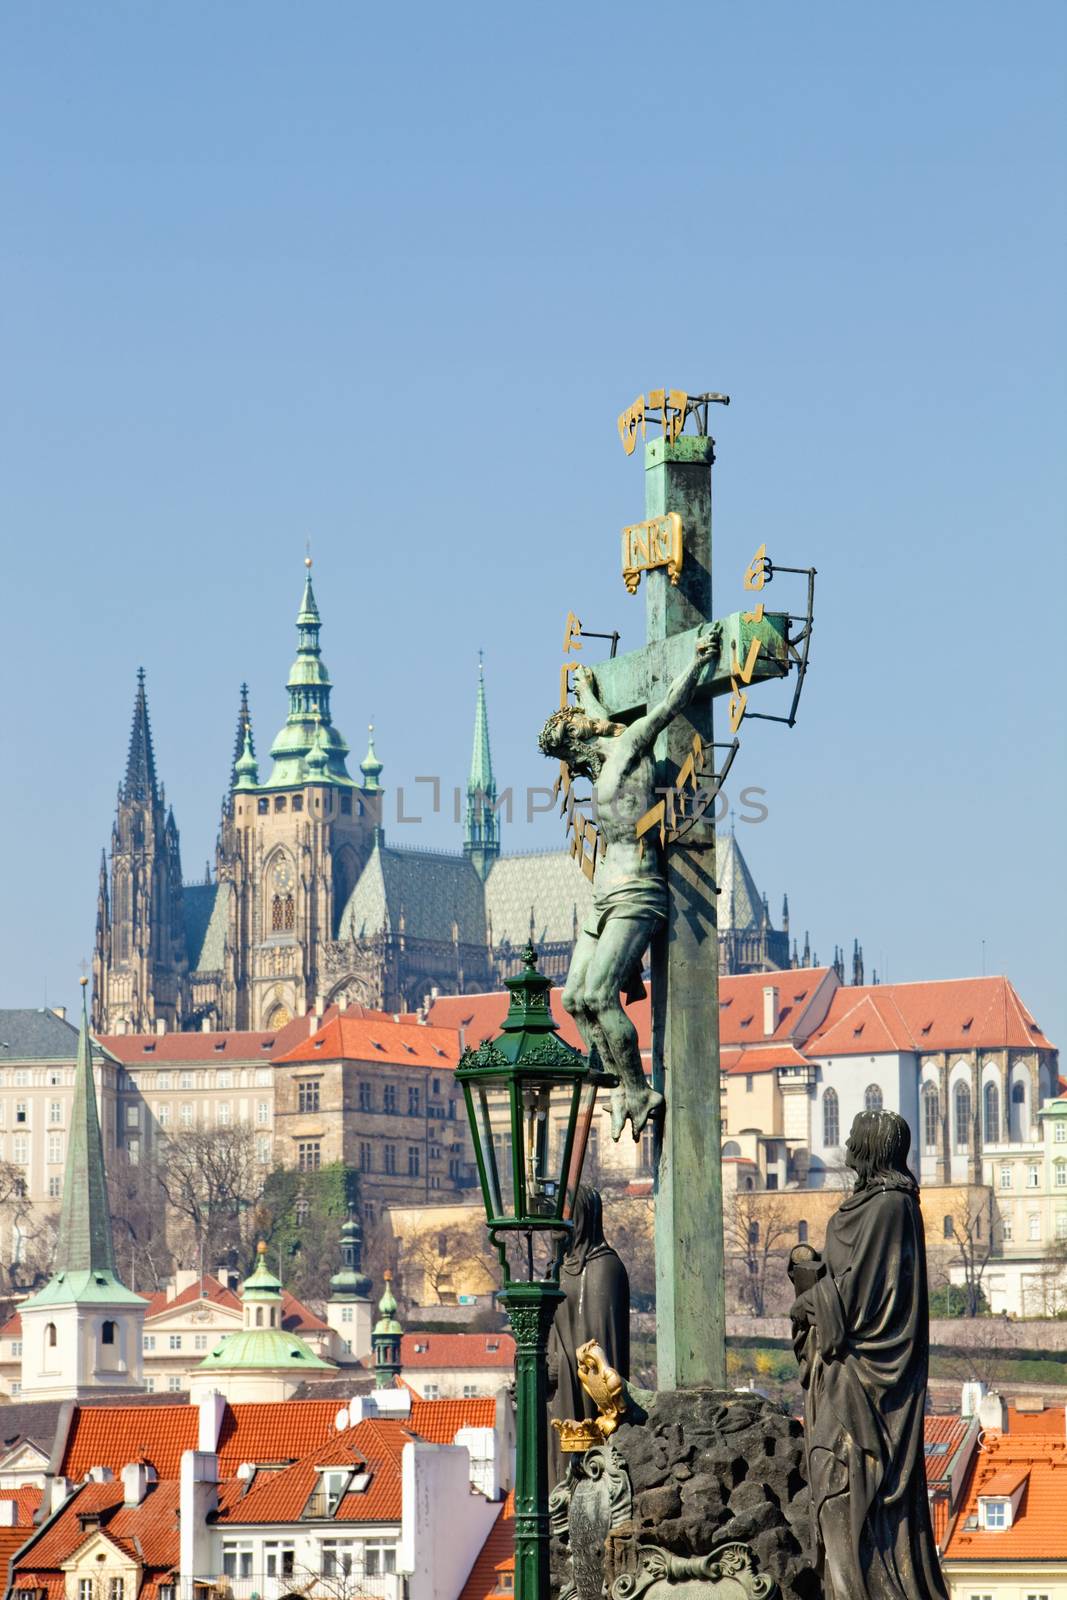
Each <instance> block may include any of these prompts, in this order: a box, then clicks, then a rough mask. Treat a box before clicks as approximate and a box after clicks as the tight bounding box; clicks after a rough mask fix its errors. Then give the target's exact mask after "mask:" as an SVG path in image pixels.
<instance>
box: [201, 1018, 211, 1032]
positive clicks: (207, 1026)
mask: <svg viewBox="0 0 1067 1600" xmlns="http://www.w3.org/2000/svg"><path fill="white" fill-rule="evenodd" d="M200 1032H201V1033H210V1032H211V1018H210V1017H202V1018H201V1020H200Z"/></svg>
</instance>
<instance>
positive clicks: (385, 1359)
mask: <svg viewBox="0 0 1067 1600" xmlns="http://www.w3.org/2000/svg"><path fill="white" fill-rule="evenodd" d="M382 1277H383V1278H384V1279H385V1290H384V1292H383V1294H382V1298H381V1299H380V1300H379V1301H378V1310H379V1312H380V1313H381V1315H380V1316H379V1318H378V1320H377V1322H376V1323H375V1324H374V1332H373V1333H372V1334H371V1344H372V1346H373V1348H374V1387H375V1388H376V1389H391V1388H393V1386H394V1385H395V1383H396V1380H397V1378H398V1377H399V1376H400V1367H401V1361H400V1340H401V1338H402V1336H403V1332H404V1330H403V1328H402V1327H401V1326H400V1324H399V1322H398V1321H397V1320H396V1298H395V1296H394V1294H393V1282H392V1279H393V1274H392V1273H391V1272H390V1271H389V1269H388V1268H386V1270H385V1271H384V1272H383V1273H382Z"/></svg>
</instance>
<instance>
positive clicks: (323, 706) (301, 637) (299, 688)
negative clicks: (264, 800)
mask: <svg viewBox="0 0 1067 1600" xmlns="http://www.w3.org/2000/svg"><path fill="white" fill-rule="evenodd" d="M304 565H305V567H306V568H307V571H306V573H305V576H304V593H303V597H302V599H301V602H300V610H299V611H298V613H297V618H296V660H295V661H294V662H293V665H292V667H291V668H290V670H289V681H288V684H287V685H286V687H287V689H288V691H289V715H288V717H287V718H286V721H285V726H284V727H283V728H282V729H281V731H280V733H279V734H278V737H277V738H276V739H275V741H274V743H273V744H272V745H271V751H270V753H271V756H272V757H273V760H274V767H273V769H272V771H271V774H270V777H269V778H268V779H267V782H266V783H265V784H263V785H262V786H261V787H263V788H267V789H286V788H295V787H296V786H297V785H299V784H302V783H305V782H307V781H309V774H308V773H307V772H306V771H305V763H306V761H307V758H308V756H309V755H310V754H311V750H312V747H313V746H315V745H319V746H320V747H321V748H322V750H323V751H324V752H325V754H326V768H325V771H322V770H320V769H319V765H318V761H317V759H316V762H315V763H314V766H315V771H314V776H313V777H312V778H311V779H310V781H313V782H316V783H336V784H340V785H342V786H343V787H346V788H348V787H351V786H352V780H351V778H350V777H349V776H348V769H347V767H346V766H345V758H346V756H347V755H348V745H347V744H346V743H345V741H344V739H343V738H342V737H341V735H340V733H338V731H337V729H336V728H335V727H333V726H332V724H331V722H330V690H331V688H332V687H333V685H332V684H331V682H330V674H329V673H328V672H327V670H326V663H325V662H324V661H323V659H322V651H321V648H320V646H319V630H320V629H321V627H322V619H321V618H320V616H319V608H318V604H317V602H316V600H315V591H314V589H313V587H312V584H311V557H310V556H308V557H307V559H306V560H305V563H304ZM320 722H321V724H322V730H323V737H322V738H321V739H320V738H319V732H318V730H319V724H320Z"/></svg>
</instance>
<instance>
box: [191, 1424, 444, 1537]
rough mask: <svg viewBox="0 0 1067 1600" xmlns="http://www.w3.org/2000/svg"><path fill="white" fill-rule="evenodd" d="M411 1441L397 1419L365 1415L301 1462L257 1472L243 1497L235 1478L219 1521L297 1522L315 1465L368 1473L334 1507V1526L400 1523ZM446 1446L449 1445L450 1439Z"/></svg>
mask: <svg viewBox="0 0 1067 1600" xmlns="http://www.w3.org/2000/svg"><path fill="white" fill-rule="evenodd" d="M414 1437H415V1435H414V1433H413V1432H412V1430H411V1429H410V1428H409V1427H408V1426H407V1424H406V1422H405V1421H403V1420H401V1419H398V1418H396V1417H368V1418H365V1419H364V1420H363V1421H362V1422H360V1423H358V1424H357V1425H356V1427H354V1428H349V1429H348V1430H347V1431H346V1432H345V1433H343V1434H334V1436H333V1437H332V1438H331V1439H327V1440H325V1441H323V1442H322V1443H321V1444H320V1445H319V1446H318V1447H317V1448H316V1449H313V1450H311V1451H310V1452H309V1453H308V1454H307V1455H305V1456H304V1457H303V1458H302V1459H301V1460H300V1461H297V1462H296V1463H294V1465H292V1466H290V1467H286V1468H284V1469H283V1470H282V1471H280V1472H263V1473H257V1475H256V1477H255V1479H254V1480H253V1482H252V1486H251V1488H250V1489H248V1491H247V1493H242V1492H241V1490H242V1488H243V1485H241V1484H239V1483H238V1482H237V1481H236V1480H233V1481H231V1482H230V1483H229V1484H227V1486H226V1492H225V1494H224V1495H220V1503H219V1521H220V1522H225V1523H230V1524H233V1523H240V1524H249V1523H278V1522H296V1521H297V1520H298V1519H299V1518H300V1516H301V1515H302V1514H303V1511H304V1508H305V1506H306V1505H307V1503H308V1500H309V1498H310V1496H311V1493H312V1491H313V1490H314V1489H315V1487H316V1485H317V1484H318V1481H319V1472H318V1469H319V1468H320V1467H331V1466H344V1467H352V1468H354V1469H355V1470H356V1471H357V1472H366V1473H369V1474H370V1482H369V1483H368V1485H367V1487H366V1488H365V1489H363V1490H360V1491H359V1492H358V1493H355V1494H352V1493H349V1494H346V1495H345V1497H344V1499H343V1500H342V1501H341V1504H340V1505H339V1506H338V1508H337V1511H336V1513H335V1514H334V1515H335V1520H337V1521H339V1522H399V1521H400V1516H401V1509H402V1498H403V1497H402V1488H401V1475H400V1462H401V1454H402V1451H403V1448H404V1446H405V1444H407V1443H408V1442H409V1440H411V1439H413V1438H414ZM449 1442H451V1441H449Z"/></svg>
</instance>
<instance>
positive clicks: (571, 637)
mask: <svg viewBox="0 0 1067 1600" xmlns="http://www.w3.org/2000/svg"><path fill="white" fill-rule="evenodd" d="M581 637H582V625H581V623H580V622H579V621H578V618H577V617H576V616H575V615H574V612H573V611H568V612H567V628H566V632H565V633H564V635H563V654H564V655H566V654H567V652H568V651H569V650H580V649H581V648H582V646H581Z"/></svg>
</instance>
